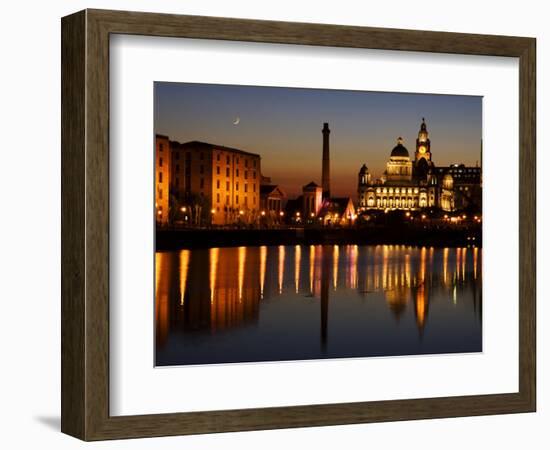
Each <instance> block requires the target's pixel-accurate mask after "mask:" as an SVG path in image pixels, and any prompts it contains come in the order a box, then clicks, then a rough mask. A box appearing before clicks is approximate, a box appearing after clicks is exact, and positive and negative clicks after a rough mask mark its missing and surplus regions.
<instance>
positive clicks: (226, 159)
mask: <svg viewBox="0 0 550 450" xmlns="http://www.w3.org/2000/svg"><path fill="white" fill-rule="evenodd" d="M225 162H226V163H227V164H230V163H231V159H230V158H229V156H228V157H227V158H225Z"/></svg>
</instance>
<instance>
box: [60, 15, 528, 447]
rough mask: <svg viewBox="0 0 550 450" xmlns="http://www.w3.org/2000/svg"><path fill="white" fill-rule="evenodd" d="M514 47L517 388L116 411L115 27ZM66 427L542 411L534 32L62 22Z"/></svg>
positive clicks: (305, 422)
mask: <svg viewBox="0 0 550 450" xmlns="http://www.w3.org/2000/svg"><path fill="white" fill-rule="evenodd" d="M113 33H123V34H137V35H146V36H169V37H185V38H199V39H222V40H235V41H248V42H260V43H279V44H301V45H319V46H333V47H351V48H369V49H384V50H401V51H403V50H405V51H421V52H437V53H460V54H469V55H488V56H511V57H518V58H519V61H520V104H519V113H520V142H519V143H518V145H519V157H520V180H521V185H520V198H521V199H522V201H521V202H520V205H519V208H520V211H519V212H520V230H519V232H520V262H519V275H520V285H519V299H520V314H519V330H520V336H519V339H520V352H519V368H520V370H519V392H517V393H510V394H496V395H479V396H466V397H445V398H428V399H410V400H395V401H381V402H359V403H344V404H330V405H305V406H292V407H277V408H260V409H245V410H232V411H209V412H194V413H174V414H157V415H144V416H122V417H111V416H109V34H113ZM62 40H63V43H62V56H63V58H62V65H63V67H62V122H63V123H62V246H63V248H62V341H63V342H62V359H63V361H62V430H63V431H64V432H65V433H68V434H71V435H73V436H76V437H79V438H81V439H84V440H99V439H118V438H128V437H148V436H166V435H179V434H196V433H213V432H225V431H239V430H258V429H273V428H284V427H306V426H318V425H336V424H347V423H365V422H380V421H392V420H394V421H395V420H410V419H425V418H436V417H457V416H467V415H484V414H501V413H515V412H528V411H534V410H535V405H536V389H535V387H536V380H535V367H536V366H535V360H536V346H535V299H536V294H535V281H536V274H535V256H536V254H535V244H536V229H535V199H536V197H535V186H536V183H535V168H536V161H535V145H536V143H535V141H536V127H535V121H536V118H535V92H536V90H535V86H536V85H535V60H536V51H535V40H534V39H531V38H523V37H504V36H487V35H471V34H459V33H442V32H429V31H409V30H391V29H381V28H363V27H349V26H337V25H319V24H301V23H286V22H272V21H257V20H240V19H225V18H215V17H198V16H178V15H169V14H150V13H134V12H122V11H102V10H86V11H82V12H80V13H77V14H74V15H72V16H68V17H65V18H63V21H62ZM182 409H183V410H184V409H185V405H182Z"/></svg>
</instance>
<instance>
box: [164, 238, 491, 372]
mask: <svg viewBox="0 0 550 450" xmlns="http://www.w3.org/2000/svg"><path fill="white" fill-rule="evenodd" d="M481 256H482V250H481V249H479V248H431V247H410V246H402V245H399V246H398V245H393V246H392V245H378V246H357V245H339V246H338V245H311V246H299V245H297V246H273V247H271V246H270V247H267V246H262V247H234V248H213V249H200V250H180V251H177V252H158V253H157V254H156V257H155V258H156V269H155V272H156V282H155V290H156V292H155V295H156V302H155V326H156V355H155V359H156V365H159V366H165V365H183V364H208V363H230V362H245V361H281V360H300V359H320V358H342V357H366V356H390V355H413V354H429V353H455V352H480V351H481V350H482V346H481V343H482V338H481V336H482V333H481V315H482V299H481Z"/></svg>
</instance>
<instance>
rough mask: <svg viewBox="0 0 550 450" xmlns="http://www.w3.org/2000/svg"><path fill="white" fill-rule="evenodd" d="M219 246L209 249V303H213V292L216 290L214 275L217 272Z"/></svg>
mask: <svg viewBox="0 0 550 450" xmlns="http://www.w3.org/2000/svg"><path fill="white" fill-rule="evenodd" d="M219 252H220V249H219V248H211V249H210V304H211V305H212V304H213V303H214V292H215V290H216V276H217V274H218V254H219Z"/></svg>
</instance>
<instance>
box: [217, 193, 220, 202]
mask: <svg viewBox="0 0 550 450" xmlns="http://www.w3.org/2000/svg"><path fill="white" fill-rule="evenodd" d="M216 202H218V203H220V194H216Z"/></svg>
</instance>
